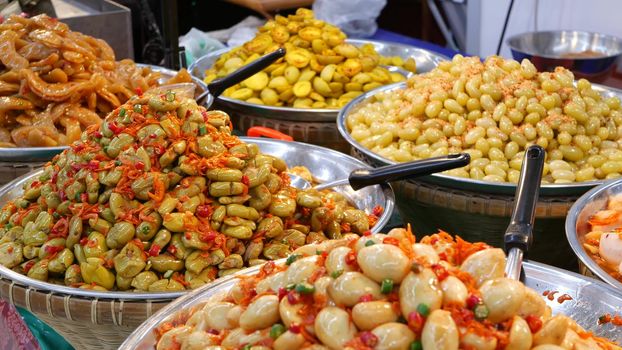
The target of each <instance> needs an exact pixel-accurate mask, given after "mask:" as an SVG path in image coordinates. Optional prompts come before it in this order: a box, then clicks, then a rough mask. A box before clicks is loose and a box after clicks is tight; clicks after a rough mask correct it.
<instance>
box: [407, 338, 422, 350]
mask: <svg viewBox="0 0 622 350" xmlns="http://www.w3.org/2000/svg"><path fill="white" fill-rule="evenodd" d="M408 349H409V350H423V344H421V340H415V341H414V342H412V343H410V346H409V347H408Z"/></svg>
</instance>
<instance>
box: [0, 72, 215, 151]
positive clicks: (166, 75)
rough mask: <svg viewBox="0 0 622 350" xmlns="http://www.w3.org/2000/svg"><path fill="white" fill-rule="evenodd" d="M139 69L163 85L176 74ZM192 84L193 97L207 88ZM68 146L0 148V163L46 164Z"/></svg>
mask: <svg viewBox="0 0 622 350" xmlns="http://www.w3.org/2000/svg"><path fill="white" fill-rule="evenodd" d="M136 65H137V66H139V67H149V68H151V70H152V71H154V72H159V73H160V74H161V77H160V79H159V81H160V83H161V84H163V83H164V82H166V81H167V80H168V79H170V78H172V77H174V76H175V75H176V74H177V72H176V71H174V70H171V69H168V68H164V67H160V66H154V65H150V64H142V63H137V64H136ZM192 82H193V83H194V84H195V85H196V86H197V89H196V90H195V96H196V95H198V94H200V93H201V92H203V91H205V90H206V89H207V87H206V86H205V83H203V80H201V79H198V78H196V77H194V76H193V77H192ZM67 148H68V146H57V147H2V148H0V162H46V161H49V160H51V159H52V158H54V156H55V155H57V154H59V153H60V152H62V151H64V150H65V149H67Z"/></svg>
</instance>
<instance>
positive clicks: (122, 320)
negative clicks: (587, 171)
mask: <svg viewBox="0 0 622 350" xmlns="http://www.w3.org/2000/svg"><path fill="white" fill-rule="evenodd" d="M0 297H1V298H3V299H5V300H7V301H9V302H10V303H11V304H13V305H16V306H19V307H22V308H24V309H26V310H28V311H30V312H31V313H33V314H34V315H35V316H37V317H38V318H39V319H41V320H42V321H44V322H45V323H47V324H48V325H49V326H50V327H52V328H53V329H54V330H55V331H56V332H58V333H59V334H60V335H62V336H63V337H65V339H66V340H67V341H68V342H69V343H71V345H72V346H73V347H74V348H75V349H117V348H118V347H119V345H121V343H122V342H123V341H124V340H125V338H127V337H128V336H129V335H130V333H132V331H134V329H135V328H136V327H138V326H139V325H140V324H141V323H143V322H144V321H145V320H146V319H147V318H149V317H150V316H151V315H152V314H153V313H154V312H156V311H158V310H160V309H161V308H162V307H164V306H165V305H166V304H168V303H169V302H171V301H172V299H168V300H145V301H123V300H118V299H93V298H90V299H89V298H82V297H77V296H72V295H69V294H63V293H54V292H43V291H39V290H36V289H34V288H31V287H25V286H22V285H19V284H17V283H15V282H13V281H11V280H8V279H3V278H0Z"/></svg>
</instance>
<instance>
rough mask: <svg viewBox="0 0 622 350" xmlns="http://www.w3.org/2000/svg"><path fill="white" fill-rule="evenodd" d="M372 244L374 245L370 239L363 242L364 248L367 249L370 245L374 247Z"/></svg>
mask: <svg viewBox="0 0 622 350" xmlns="http://www.w3.org/2000/svg"><path fill="white" fill-rule="evenodd" d="M374 244H376V242H374V241H372V240H371V239H370V240H369V241H367V242H365V246H366V247H369V246H370V245H374Z"/></svg>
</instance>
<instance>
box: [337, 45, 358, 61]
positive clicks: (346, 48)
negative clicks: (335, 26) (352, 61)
mask: <svg viewBox="0 0 622 350" xmlns="http://www.w3.org/2000/svg"><path fill="white" fill-rule="evenodd" d="M333 50H334V51H335V52H336V53H337V54H339V55H341V56H345V57H347V58H356V57H359V54H360V51H359V49H357V48H356V46H354V45H352V44H340V45H337V46H335V47H334V48H333Z"/></svg>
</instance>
